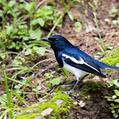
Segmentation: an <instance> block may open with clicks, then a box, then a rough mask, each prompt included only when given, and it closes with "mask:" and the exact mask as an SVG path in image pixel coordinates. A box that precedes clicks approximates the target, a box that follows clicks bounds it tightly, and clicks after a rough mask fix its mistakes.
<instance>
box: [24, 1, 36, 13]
mask: <svg viewBox="0 0 119 119" xmlns="http://www.w3.org/2000/svg"><path fill="white" fill-rule="evenodd" d="M24 8H25V9H26V10H27V11H28V12H33V11H34V10H35V2H30V3H26V5H25V6H24Z"/></svg>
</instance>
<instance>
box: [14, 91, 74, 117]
mask: <svg viewBox="0 0 119 119" xmlns="http://www.w3.org/2000/svg"><path fill="white" fill-rule="evenodd" d="M58 100H60V101H62V104H61V105H58V104H57V103H56V101H58ZM72 105H73V104H72V101H71V99H70V97H69V96H68V95H67V94H64V93H62V92H57V93H56V95H55V96H54V97H52V98H51V99H49V100H47V101H45V102H43V103H37V104H36V105H34V106H29V107H27V108H25V109H24V110H23V111H22V113H21V114H20V115H18V116H16V118H15V119H35V117H37V116H40V117H42V119H43V118H44V117H43V116H42V115H41V112H42V111H43V110H45V109H47V108H52V109H53V111H52V112H51V114H50V115H49V116H48V118H49V119H62V115H63V117H64V116H66V115H67V114H68V112H69V109H70V108H71V106H72Z"/></svg>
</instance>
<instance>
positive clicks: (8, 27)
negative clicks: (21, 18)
mask: <svg viewBox="0 0 119 119" xmlns="http://www.w3.org/2000/svg"><path fill="white" fill-rule="evenodd" d="M6 32H7V34H8V35H10V34H11V33H13V32H14V28H13V26H12V25H10V26H6Z"/></svg>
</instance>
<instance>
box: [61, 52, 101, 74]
mask: <svg viewBox="0 0 119 119" xmlns="http://www.w3.org/2000/svg"><path fill="white" fill-rule="evenodd" d="M62 56H63V57H65V58H69V59H70V60H71V61H72V62H74V63H76V64H85V65H87V66H88V67H90V68H92V69H94V70H95V71H97V72H99V71H98V70H97V69H96V68H94V67H93V66H91V65H89V64H87V63H86V62H85V61H84V60H83V59H82V58H81V57H80V60H77V59H75V58H74V57H71V56H69V55H66V54H62Z"/></svg>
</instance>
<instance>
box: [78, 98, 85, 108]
mask: <svg viewBox="0 0 119 119" xmlns="http://www.w3.org/2000/svg"><path fill="white" fill-rule="evenodd" d="M78 104H79V106H80V107H84V106H85V105H86V103H85V102H84V101H83V100H81V101H80V102H79V103H78Z"/></svg>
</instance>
